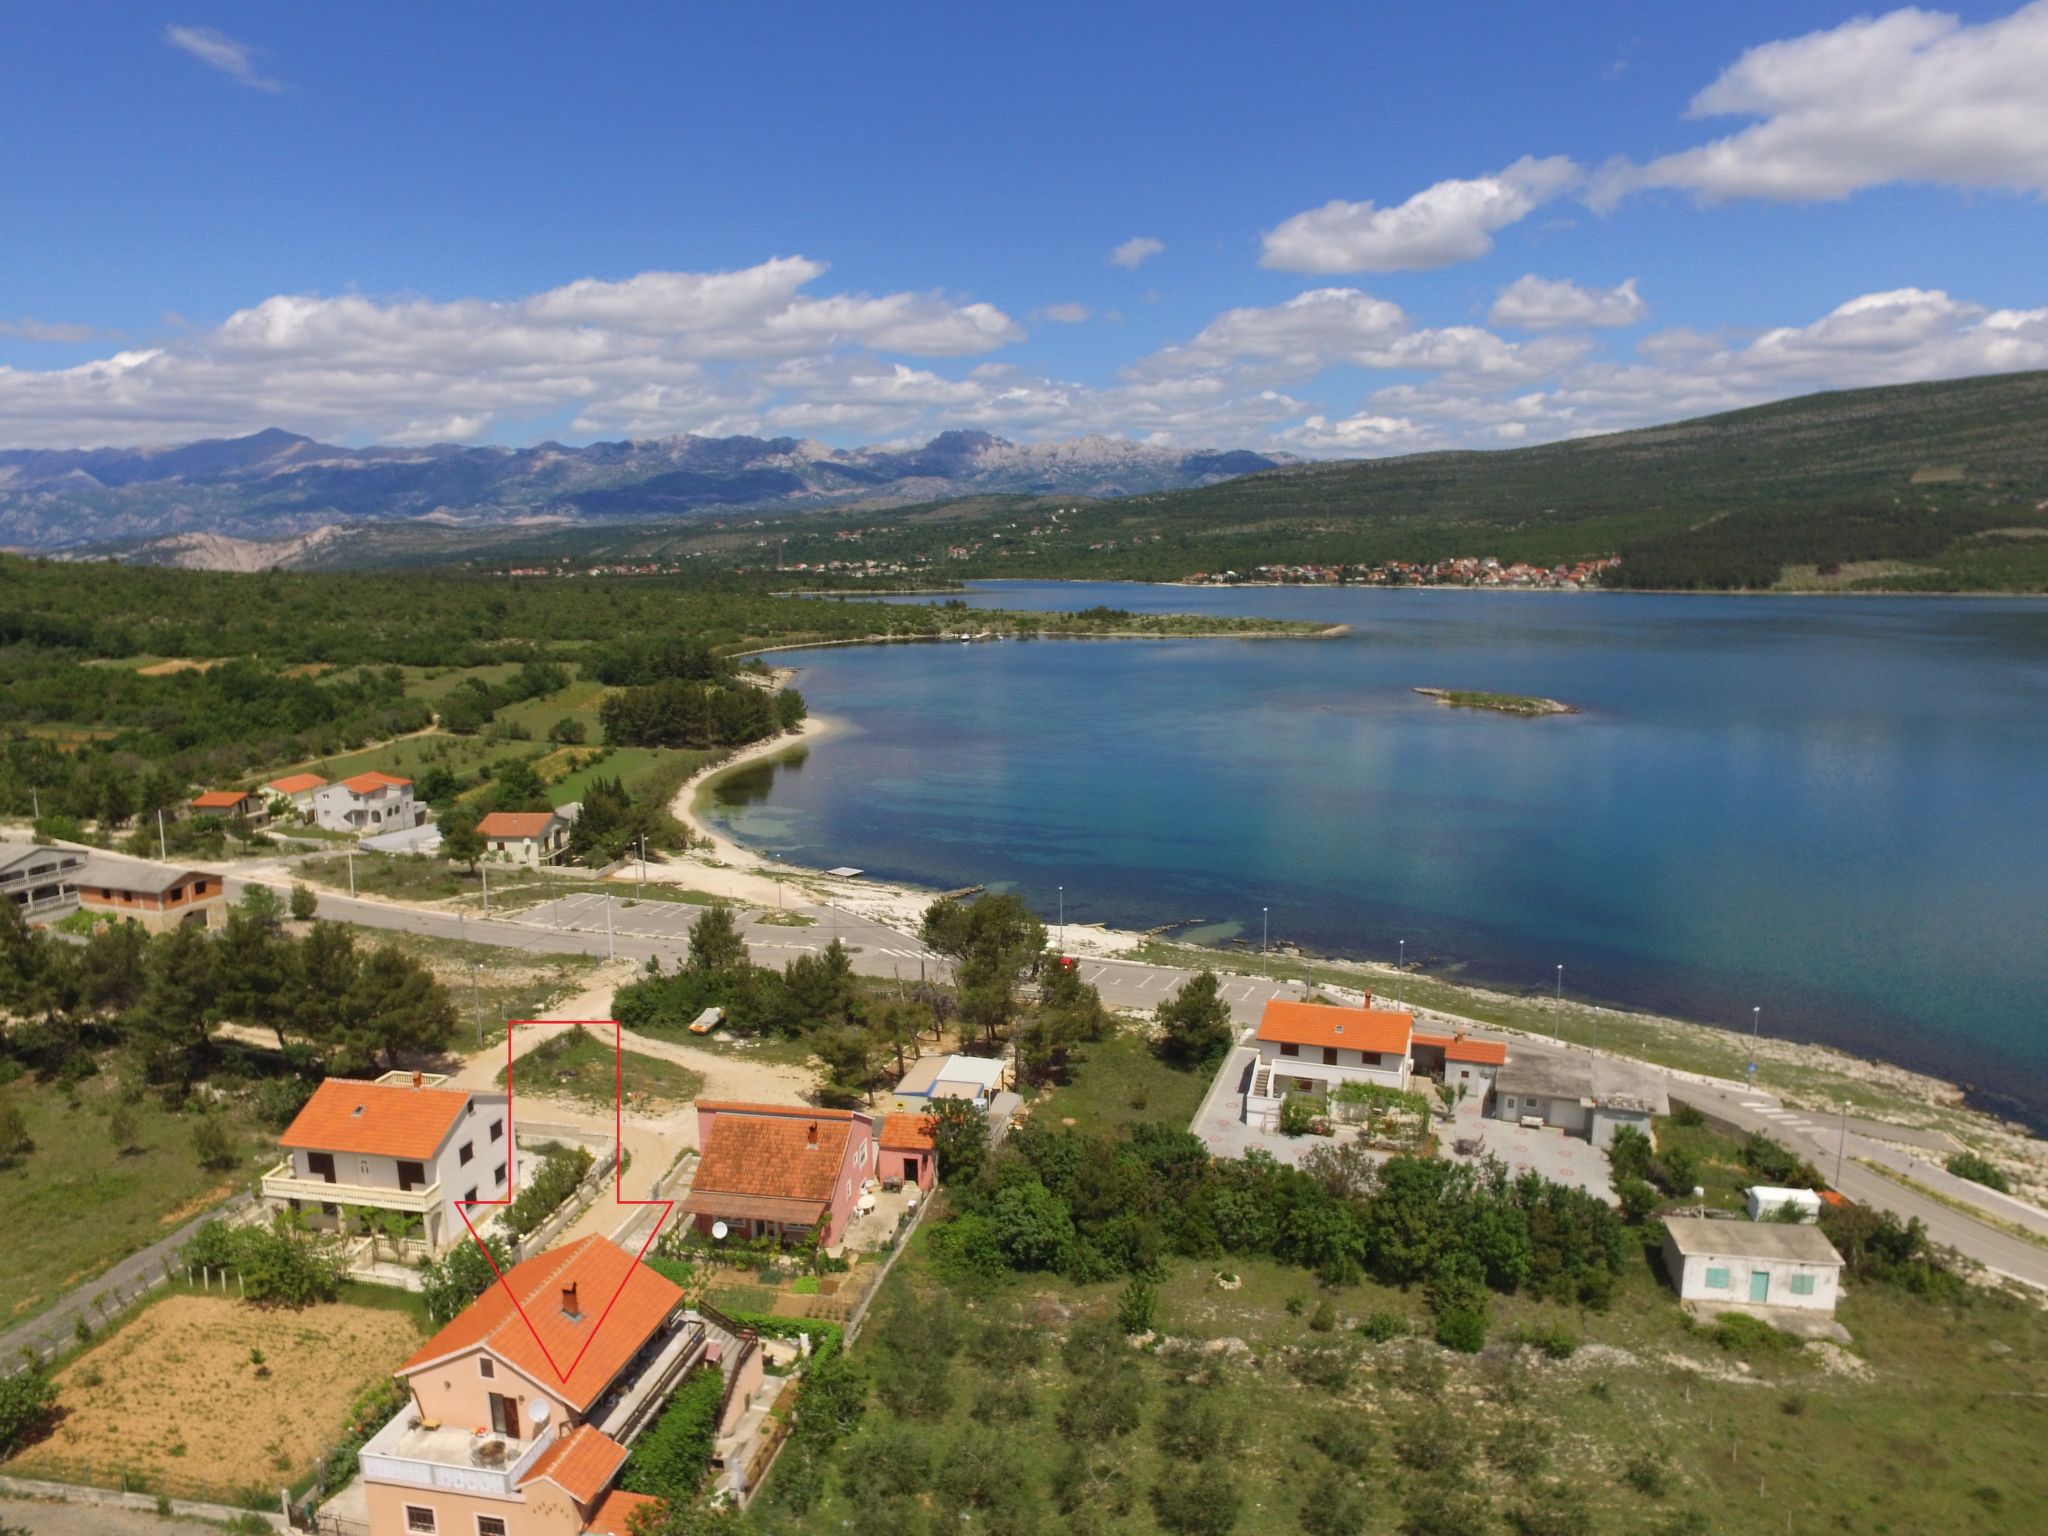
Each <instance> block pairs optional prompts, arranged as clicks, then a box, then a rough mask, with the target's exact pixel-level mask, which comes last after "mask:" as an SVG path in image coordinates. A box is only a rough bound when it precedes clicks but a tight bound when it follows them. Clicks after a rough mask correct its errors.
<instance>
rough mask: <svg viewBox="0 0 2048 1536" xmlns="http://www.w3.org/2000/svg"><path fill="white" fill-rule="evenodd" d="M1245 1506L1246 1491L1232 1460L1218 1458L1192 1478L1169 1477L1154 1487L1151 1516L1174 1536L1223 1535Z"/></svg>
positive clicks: (1206, 1464) (1233, 1524)
mask: <svg viewBox="0 0 2048 1536" xmlns="http://www.w3.org/2000/svg"><path fill="white" fill-rule="evenodd" d="M1243 1508H1244V1490H1243V1489H1242V1488H1240V1487H1239V1486H1238V1484H1237V1480H1236V1479H1235V1478H1234V1477H1233V1476H1232V1475H1231V1471H1230V1463H1229V1462H1228V1461H1227V1460H1225V1459H1223V1458H1221V1457H1217V1458H1214V1459H1211V1460H1209V1461H1205V1462H1203V1463H1202V1465H1201V1468H1200V1470H1198V1471H1197V1472H1196V1473H1195V1474H1194V1475H1193V1476H1192V1477H1169V1478H1167V1479H1166V1480H1165V1481H1164V1482H1162V1483H1159V1484H1157V1485H1155V1486H1154V1488H1153V1489H1152V1515H1153V1518H1154V1519H1156V1520H1157V1521H1158V1522H1159V1524H1160V1526H1161V1527H1162V1528H1164V1529H1165V1530H1167V1531H1170V1532H1172V1533H1173V1536H1224V1533H1225V1532H1227V1531H1229V1530H1230V1529H1231V1528H1232V1527H1234V1526H1235V1525H1236V1524H1237V1517H1238V1514H1239V1513H1240V1512H1241V1511H1242V1510H1243Z"/></svg>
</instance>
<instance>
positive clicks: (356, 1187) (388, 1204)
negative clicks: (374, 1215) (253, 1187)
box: [263, 1162, 441, 1214]
mask: <svg viewBox="0 0 2048 1536" xmlns="http://www.w3.org/2000/svg"><path fill="white" fill-rule="evenodd" d="M263 1196H264V1198H265V1199H266V1200H312V1201H324V1202H325V1203H327V1204H330V1205H367V1206H373V1207H375V1208H376V1209H377V1210H380V1211H414V1212H418V1213H420V1214H425V1213H426V1212H428V1211H437V1210H439V1209H440V1208H441V1186H440V1185H439V1184H438V1183H436V1184H427V1185H423V1186H420V1187H418V1188H414V1189H392V1188H390V1187H389V1186H387V1185H377V1184H330V1183H328V1182H327V1181H326V1180H325V1179H302V1178H300V1177H299V1176H298V1175H297V1174H295V1173H293V1172H292V1165H291V1164H290V1163H289V1162H283V1163H279V1164H278V1165H277V1166H276V1167H275V1168H273V1169H271V1170H270V1171H269V1172H268V1173H266V1174H264V1175H263Z"/></svg>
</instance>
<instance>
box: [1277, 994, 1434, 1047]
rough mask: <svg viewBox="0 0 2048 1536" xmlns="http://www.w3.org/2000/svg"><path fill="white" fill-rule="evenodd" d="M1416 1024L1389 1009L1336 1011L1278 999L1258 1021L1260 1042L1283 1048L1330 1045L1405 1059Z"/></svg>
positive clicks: (1346, 1009)
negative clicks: (1287, 1046) (1275, 1041)
mask: <svg viewBox="0 0 2048 1536" xmlns="http://www.w3.org/2000/svg"><path fill="white" fill-rule="evenodd" d="M1414 1023H1415V1020H1414V1018H1413V1016H1412V1015H1410V1014H1406V1013H1394V1012H1392V1011H1391V1010H1388V1009H1380V1008H1334V1007H1332V1006H1330V1005H1329V1004H1328V1003H1296V1002H1290V1001H1288V1000H1287V999H1285V998H1278V997H1276V998H1274V999H1272V1000H1271V1001H1270V1002H1268V1003H1267V1004H1266V1011H1265V1014H1264V1016H1263V1017H1261V1018H1260V1020H1259V1038H1260V1039H1261V1040H1277V1041H1279V1042H1280V1043H1281V1044H1282V1045H1329V1046H1340V1047H1342V1048H1343V1049H1345V1050H1350V1051H1377V1052H1379V1053H1380V1054H1381V1055H1383V1056H1387V1055H1391V1056H1405V1055H1407V1054H1408V1036H1409V1033H1410V1031H1411V1030H1412V1029H1413V1027H1414Z"/></svg>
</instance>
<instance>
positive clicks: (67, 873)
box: [0, 841, 87, 917]
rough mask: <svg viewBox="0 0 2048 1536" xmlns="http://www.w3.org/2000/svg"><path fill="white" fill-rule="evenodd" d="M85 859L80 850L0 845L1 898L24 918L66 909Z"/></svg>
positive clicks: (33, 845)
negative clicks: (10, 902)
mask: <svg viewBox="0 0 2048 1536" xmlns="http://www.w3.org/2000/svg"><path fill="white" fill-rule="evenodd" d="M86 858H87V854H86V850H85V849H83V848H68V847H67V848H58V847H50V846H46V845H45V844H42V843H21V842H12V841H10V842H6V843H0V895H4V896H6V897H7V899H8V900H9V901H12V902H13V903H14V904H15V905H16V906H17V907H19V908H20V909H21V915H22V916H23V917H34V916H36V915H37V914H39V913H43V912H52V911H58V910H60V909H68V908H69V907H70V906H71V904H72V902H73V900H74V899H75V897H76V890H75V887H76V885H77V880H78V875H79V873H80V871H82V870H83V869H84V868H85V861H86Z"/></svg>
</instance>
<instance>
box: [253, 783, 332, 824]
mask: <svg viewBox="0 0 2048 1536" xmlns="http://www.w3.org/2000/svg"><path fill="white" fill-rule="evenodd" d="M326 787H327V781H326V780H325V779H323V778H321V777H320V775H319V774H317V773H288V774H286V775H285V776H284V777H283V778H281V779H272V780H271V781H270V782H269V783H268V784H266V785H264V786H263V793H264V794H266V795H268V796H270V798H271V799H272V800H273V801H279V800H281V801H283V802H284V803H285V804H286V805H289V806H290V807H291V808H292V810H293V811H294V812H296V813H297V814H298V815H301V816H311V815H312V814H313V796H314V795H316V794H318V793H319V792H320V791H321V790H323V789H325V788H326Z"/></svg>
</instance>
